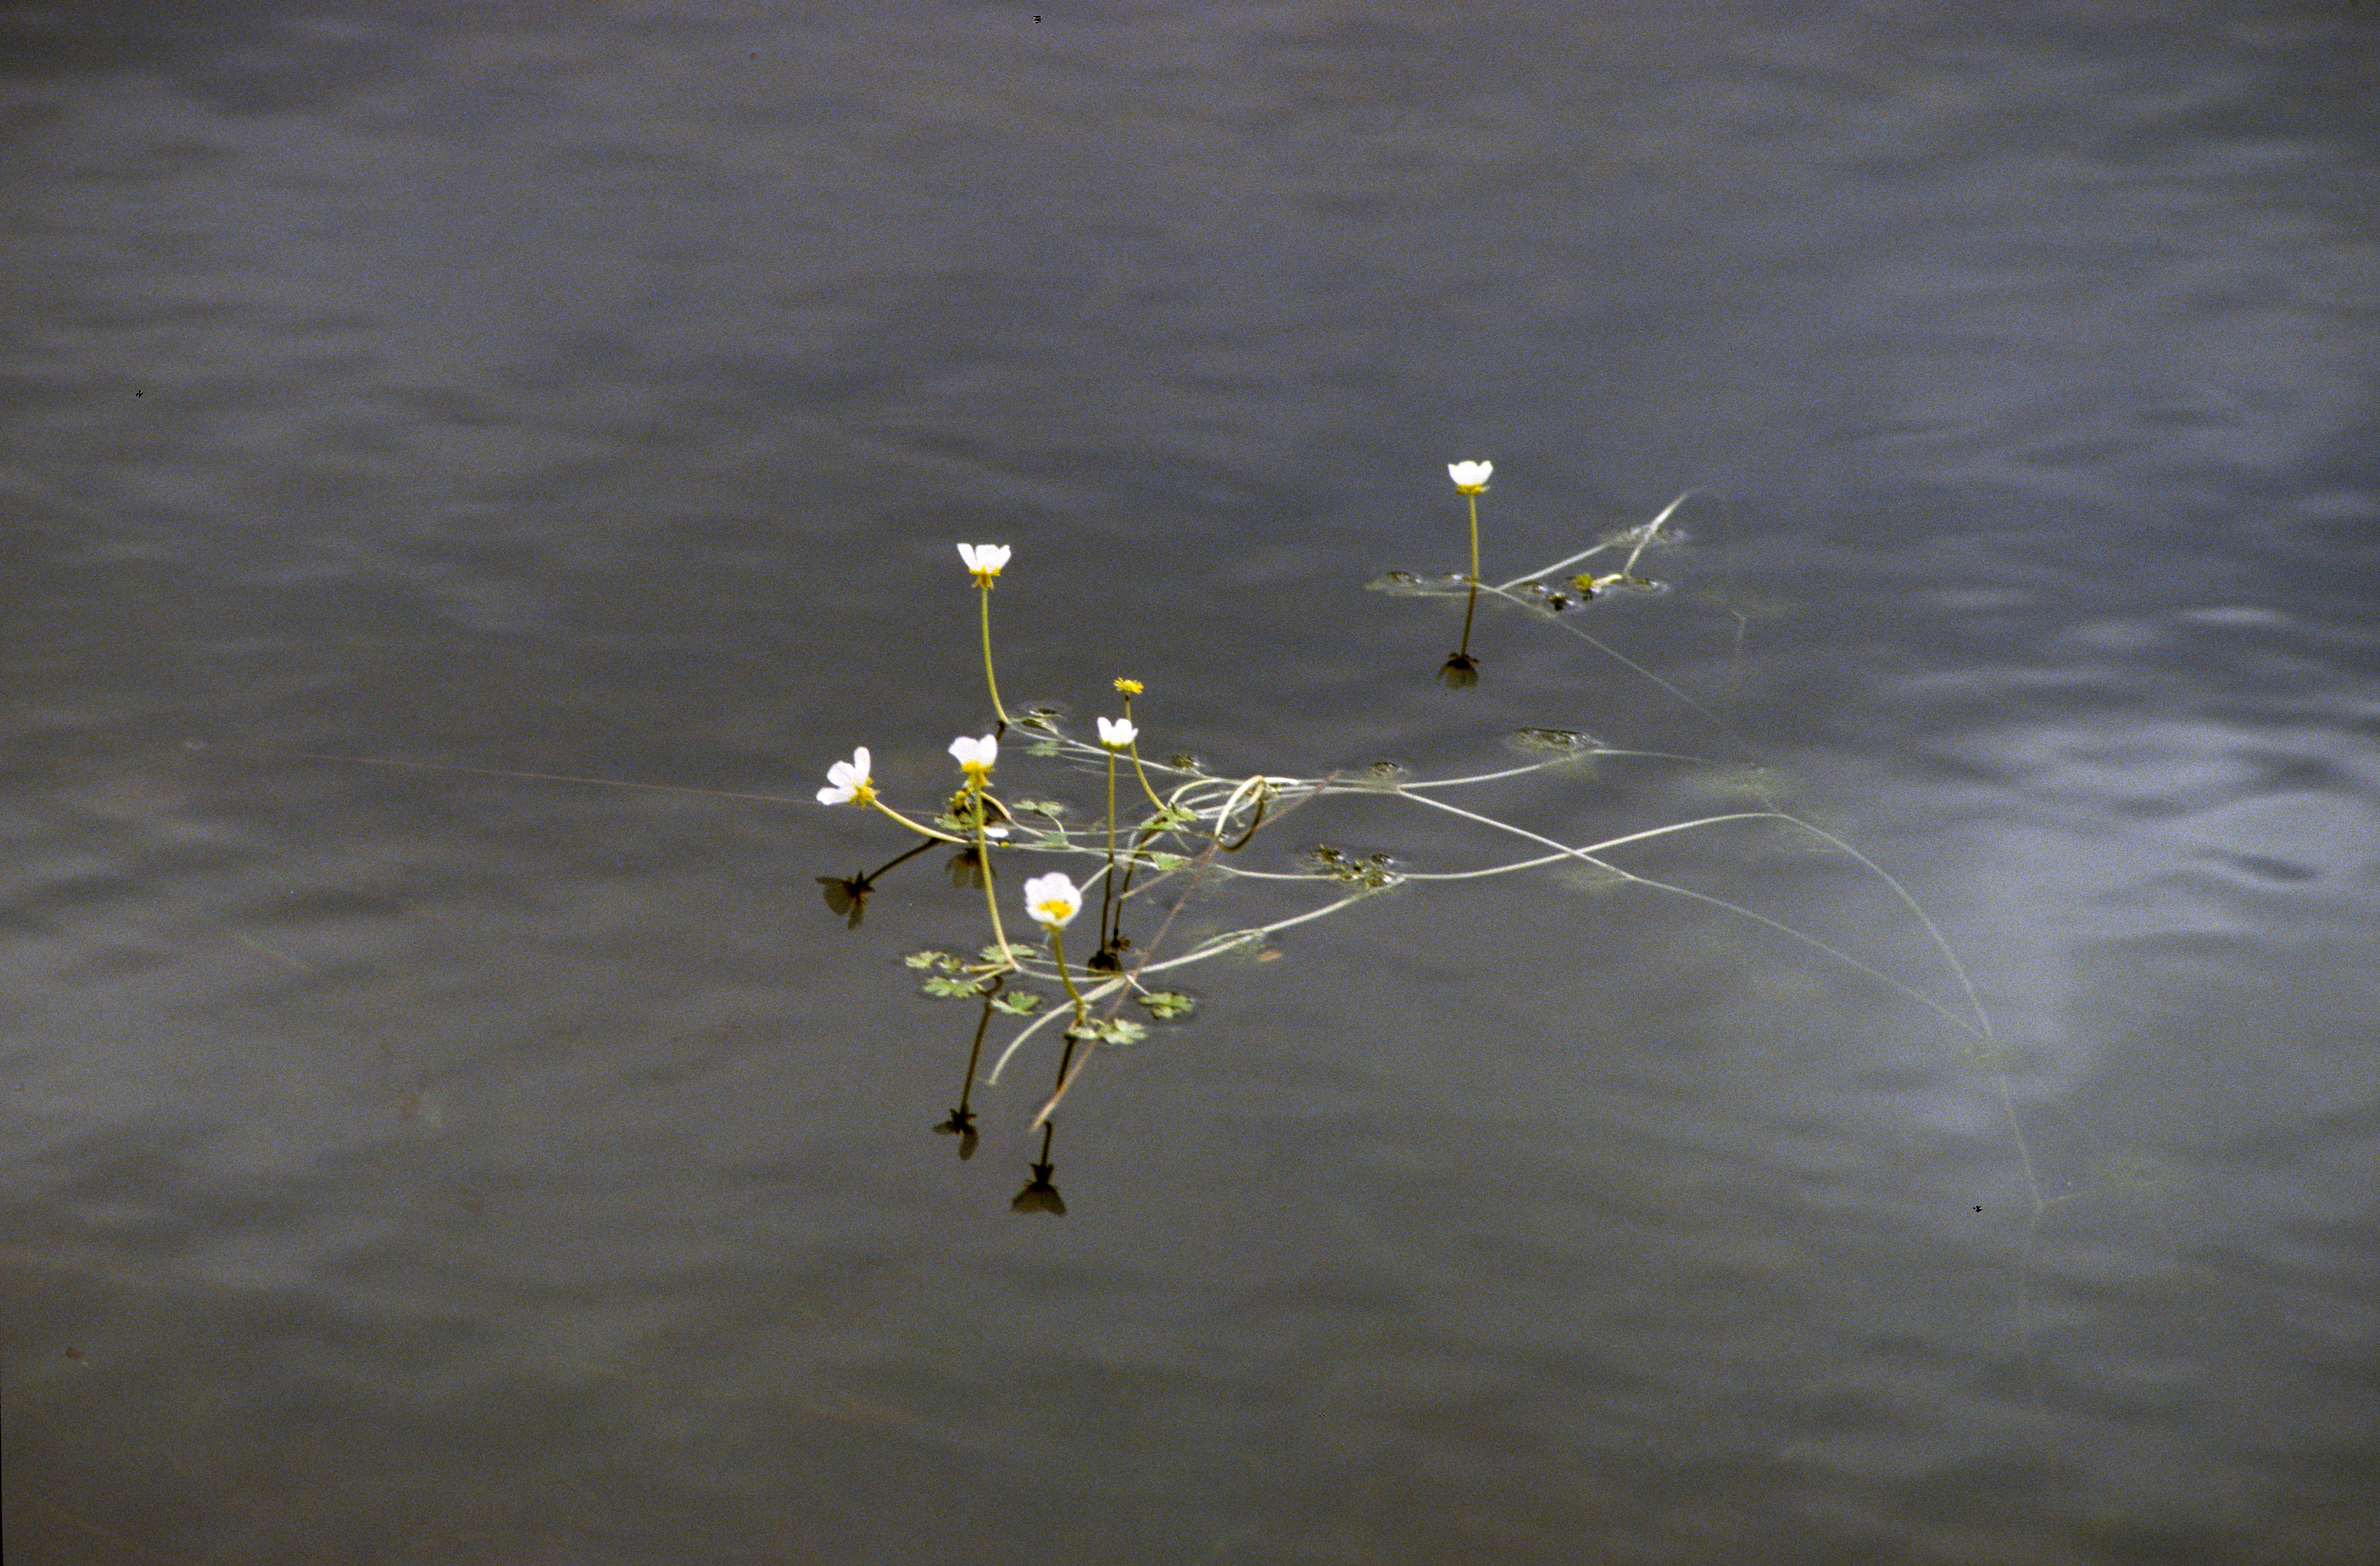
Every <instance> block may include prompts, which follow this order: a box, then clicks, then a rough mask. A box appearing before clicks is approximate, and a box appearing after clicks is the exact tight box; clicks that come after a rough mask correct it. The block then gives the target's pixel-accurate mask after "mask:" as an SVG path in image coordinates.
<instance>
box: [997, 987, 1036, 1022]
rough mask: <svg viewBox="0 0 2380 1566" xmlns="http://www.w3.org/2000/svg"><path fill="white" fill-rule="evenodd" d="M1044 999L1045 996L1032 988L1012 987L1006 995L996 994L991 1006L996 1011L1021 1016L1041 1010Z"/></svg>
mask: <svg viewBox="0 0 2380 1566" xmlns="http://www.w3.org/2000/svg"><path fill="white" fill-rule="evenodd" d="M1044 999H1045V997H1043V996H1041V995H1038V994H1036V993H1035V992H1034V991H1032V990H1030V989H1012V990H1010V991H1009V992H1008V993H1007V994H1005V995H1000V996H995V997H994V998H993V999H992V1002H991V1006H992V1010H994V1011H997V1012H1006V1013H1007V1014H1009V1015H1010V1016H1013V1017H1021V1016H1024V1015H1026V1014H1028V1013H1031V1012H1038V1011H1039V1010H1040V1009H1041V1002H1042V1001H1043V1000H1044Z"/></svg>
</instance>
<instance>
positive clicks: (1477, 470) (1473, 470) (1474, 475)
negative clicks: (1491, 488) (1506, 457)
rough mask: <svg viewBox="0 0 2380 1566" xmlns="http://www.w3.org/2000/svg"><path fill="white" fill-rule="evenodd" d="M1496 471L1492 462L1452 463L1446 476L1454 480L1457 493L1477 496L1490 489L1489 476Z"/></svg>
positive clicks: (1447, 469) (1449, 464) (1448, 465)
mask: <svg viewBox="0 0 2380 1566" xmlns="http://www.w3.org/2000/svg"><path fill="white" fill-rule="evenodd" d="M1495 471H1496V465H1495V464H1494V463H1492V462H1450V463H1448V464H1447V465H1446V476H1447V477H1448V478H1450V479H1451V480H1454V487H1455V489H1456V491H1458V492H1461V493H1463V494H1466V495H1475V494H1477V493H1479V492H1481V491H1483V490H1485V489H1486V488H1487V487H1488V475H1489V474H1490V473H1493V472H1495Z"/></svg>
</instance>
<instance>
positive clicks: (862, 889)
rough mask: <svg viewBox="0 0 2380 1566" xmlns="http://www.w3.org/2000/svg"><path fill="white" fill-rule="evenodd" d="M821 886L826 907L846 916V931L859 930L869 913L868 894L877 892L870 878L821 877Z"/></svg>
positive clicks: (819, 881) (819, 880) (819, 879)
mask: <svg viewBox="0 0 2380 1566" xmlns="http://www.w3.org/2000/svg"><path fill="white" fill-rule="evenodd" d="M818 883H819V886H820V888H821V890H822V892H823V893H824V895H825V897H826V905H827V906H828V907H830V908H832V909H833V910H834V911H835V912H836V913H838V914H841V915H843V916H844V929H858V928H859V921H860V918H861V917H862V916H864V915H865V914H866V913H867V912H868V893H869V892H873V891H875V890H876V888H875V885H874V884H873V880H872V878H870V877H868V876H864V875H863V876H820V877H819V878H818Z"/></svg>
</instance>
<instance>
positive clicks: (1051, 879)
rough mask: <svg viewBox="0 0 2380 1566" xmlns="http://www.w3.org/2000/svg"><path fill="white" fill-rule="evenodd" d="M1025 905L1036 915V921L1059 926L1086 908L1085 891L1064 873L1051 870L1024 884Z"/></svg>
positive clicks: (1043, 924)
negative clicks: (1083, 892)
mask: <svg viewBox="0 0 2380 1566" xmlns="http://www.w3.org/2000/svg"><path fill="white" fill-rule="evenodd" d="M1025 908H1026V912H1027V913H1029V914H1031V915H1032V916H1033V922H1034V923H1036V924H1038V925H1042V926H1045V927H1047V928H1048V929H1061V928H1062V927H1063V926H1064V925H1065V923H1066V921H1067V920H1068V919H1071V918H1073V917H1075V915H1076V914H1079V913H1081V912H1082V911H1083V894H1082V893H1081V892H1077V891H1076V890H1075V883H1074V882H1073V881H1070V880H1067V879H1066V877H1065V872H1063V871H1062V870H1051V871H1050V873H1049V874H1048V875H1046V876H1035V877H1034V878H1033V879H1032V880H1028V881H1026V883H1025Z"/></svg>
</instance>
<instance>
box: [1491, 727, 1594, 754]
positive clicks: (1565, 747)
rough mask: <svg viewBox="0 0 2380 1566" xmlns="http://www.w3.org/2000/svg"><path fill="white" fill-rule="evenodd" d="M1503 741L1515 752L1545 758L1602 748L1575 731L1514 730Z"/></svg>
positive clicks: (1590, 738) (1588, 735)
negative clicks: (1528, 753)
mask: <svg viewBox="0 0 2380 1566" xmlns="http://www.w3.org/2000/svg"><path fill="white" fill-rule="evenodd" d="M1504 741H1505V743H1506V744H1508V745H1510V746H1511V747H1512V748H1513V749H1515V750H1528V751H1535V752H1536V753H1538V754H1540V755H1545V756H1568V755H1573V754H1586V753H1591V752H1593V751H1595V750H1597V749H1600V748H1601V747H1602V741H1600V740H1598V739H1597V738H1596V737H1595V736H1594V735H1593V734H1581V733H1579V732H1578V731H1577V730H1576V729H1514V730H1512V732H1511V733H1510V734H1506V735H1505V736H1504Z"/></svg>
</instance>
